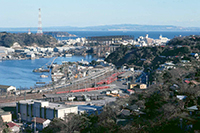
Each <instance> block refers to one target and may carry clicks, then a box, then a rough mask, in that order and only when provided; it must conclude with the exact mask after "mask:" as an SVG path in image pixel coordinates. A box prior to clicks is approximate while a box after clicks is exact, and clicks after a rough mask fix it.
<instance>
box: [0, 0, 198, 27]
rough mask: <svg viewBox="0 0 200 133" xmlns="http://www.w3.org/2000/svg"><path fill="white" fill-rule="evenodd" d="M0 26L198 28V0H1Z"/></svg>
mask: <svg viewBox="0 0 200 133" xmlns="http://www.w3.org/2000/svg"><path fill="white" fill-rule="evenodd" d="M0 5H1V6H0V27H2V28H4V27H14V28H16V27H37V26H38V9H39V8H41V16H42V26H43V27H51V26H75V27H86V26H99V25H113V24H141V25H144V24H145V25H174V26H183V27H200V26H199V25H200V17H199V15H200V8H199V5H200V0H0Z"/></svg>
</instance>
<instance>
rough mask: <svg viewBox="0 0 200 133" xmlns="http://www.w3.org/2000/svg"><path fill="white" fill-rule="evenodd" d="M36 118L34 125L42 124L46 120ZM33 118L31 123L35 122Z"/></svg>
mask: <svg viewBox="0 0 200 133" xmlns="http://www.w3.org/2000/svg"><path fill="white" fill-rule="evenodd" d="M35 118H36V123H41V124H42V123H44V122H45V121H46V120H47V119H43V118H39V117H35ZM35 118H33V119H32V122H34V121H35Z"/></svg>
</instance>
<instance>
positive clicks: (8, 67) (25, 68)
mask: <svg viewBox="0 0 200 133" xmlns="http://www.w3.org/2000/svg"><path fill="white" fill-rule="evenodd" d="M54 58H55V57H53V58H40V59H35V60H6V61H2V62H0V73H1V74H0V84H3V85H12V86H15V87H16V88H17V89H28V88H33V87H34V86H36V82H45V83H46V84H48V83H50V82H51V76H48V77H46V78H41V77H40V76H41V75H43V73H35V72H33V70H34V69H38V68H40V67H42V66H43V65H45V64H46V63H48V62H52V60H53V59H54ZM81 59H84V60H86V61H92V60H96V59H97V58H95V57H92V56H91V55H88V56H72V57H58V58H56V59H55V61H54V63H57V64H62V62H63V61H69V62H74V61H75V62H76V61H81ZM48 73H50V72H48ZM48 73H44V75H49V74H48Z"/></svg>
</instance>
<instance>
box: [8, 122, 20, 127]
mask: <svg viewBox="0 0 200 133" xmlns="http://www.w3.org/2000/svg"><path fill="white" fill-rule="evenodd" d="M7 125H8V127H9V128H12V127H14V126H17V127H19V125H17V124H15V123H13V122H9V123H7Z"/></svg>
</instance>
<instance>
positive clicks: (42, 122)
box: [32, 117, 51, 131]
mask: <svg viewBox="0 0 200 133" xmlns="http://www.w3.org/2000/svg"><path fill="white" fill-rule="evenodd" d="M50 122H51V121H50V120H49V119H43V118H39V117H35V118H33V119H32V129H34V125H35V126H36V130H39V131H41V130H43V129H44V128H45V127H47V126H48V125H49V124H50Z"/></svg>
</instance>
